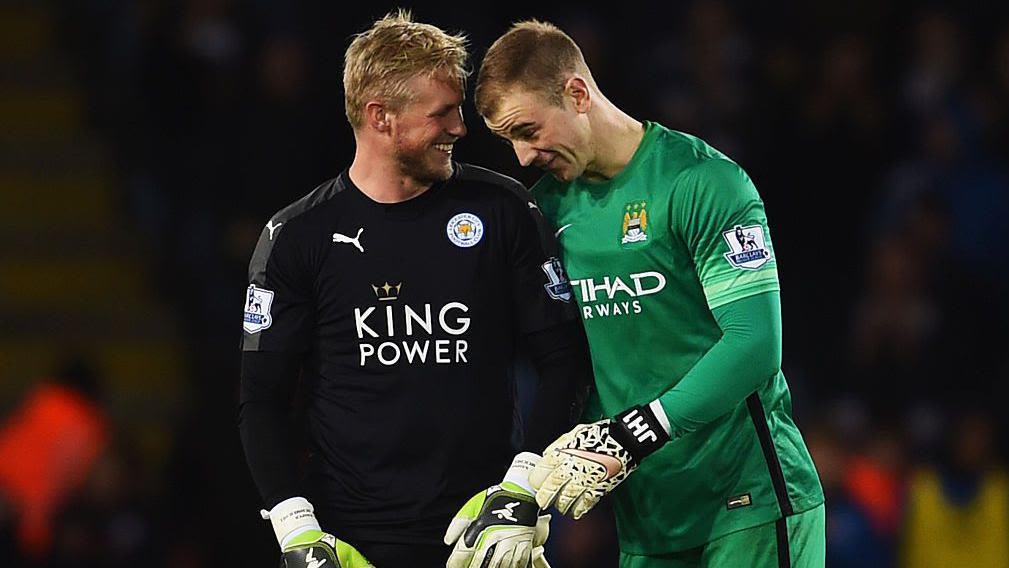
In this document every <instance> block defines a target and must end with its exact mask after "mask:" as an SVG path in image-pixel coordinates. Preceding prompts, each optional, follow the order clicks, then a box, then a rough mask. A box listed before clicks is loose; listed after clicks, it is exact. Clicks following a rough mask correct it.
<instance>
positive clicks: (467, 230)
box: [445, 213, 483, 248]
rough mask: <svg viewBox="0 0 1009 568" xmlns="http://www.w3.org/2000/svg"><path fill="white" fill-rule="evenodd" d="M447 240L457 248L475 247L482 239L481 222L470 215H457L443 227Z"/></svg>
mask: <svg viewBox="0 0 1009 568" xmlns="http://www.w3.org/2000/svg"><path fill="white" fill-rule="evenodd" d="M445 232H446V233H447V234H448V240H450V241H452V244H454V245H455V246H457V247H462V248H469V247H472V246H475V245H476V244H477V243H479V242H480V239H482V238H483V221H481V220H480V218H479V217H477V216H476V215H474V214H472V213H459V214H458V215H456V216H454V217H452V218H451V219H449V220H448V225H447V226H446V227H445Z"/></svg>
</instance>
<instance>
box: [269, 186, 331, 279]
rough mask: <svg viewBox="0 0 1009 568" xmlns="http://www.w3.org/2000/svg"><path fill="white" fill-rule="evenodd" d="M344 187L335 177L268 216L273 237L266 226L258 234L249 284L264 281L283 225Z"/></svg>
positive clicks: (323, 201)
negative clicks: (267, 265) (268, 262)
mask: <svg viewBox="0 0 1009 568" xmlns="http://www.w3.org/2000/svg"><path fill="white" fill-rule="evenodd" d="M344 188H345V185H344V183H343V179H342V177H335V178H333V179H331V180H329V181H327V182H325V183H323V184H322V185H320V186H318V187H316V188H315V189H313V190H312V191H311V192H309V193H308V195H306V196H304V197H302V198H301V199H299V200H297V201H295V202H294V203H292V204H290V205H288V206H287V207H285V208H283V209H281V210H280V211H278V212H277V213H276V214H275V215H274V216H273V217H271V218H270V222H269V224H270V225H273V226H274V227H275V229H274V231H273V235H272V237H273V238H272V239H271V238H270V237H271V235H270V231H269V229H268V228H264V229H263V232H262V233H260V234H259V242H258V243H256V251H255V252H254V253H253V254H252V260H251V261H250V262H249V283H250V284H259V285H262V284H263V283H264V279H265V277H266V263H267V261H268V260H269V259H270V253H271V252H273V244H274V243H276V242H277V240H278V239H280V235H281V234H283V231H284V227H285V225H286V224H287V223H289V222H290V221H291V220H292V219H294V218H295V217H297V216H299V215H301V214H303V213H305V212H306V211H310V210H311V209H312V208H314V207H317V206H318V205H319V204H321V203H325V202H326V201H328V200H329V199H332V198H333V196H334V195H336V194H337V193H340V192H341V191H343V190H344Z"/></svg>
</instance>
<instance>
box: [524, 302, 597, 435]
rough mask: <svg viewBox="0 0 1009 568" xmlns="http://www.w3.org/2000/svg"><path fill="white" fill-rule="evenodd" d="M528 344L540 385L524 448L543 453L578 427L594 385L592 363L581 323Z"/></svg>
mask: <svg viewBox="0 0 1009 568" xmlns="http://www.w3.org/2000/svg"><path fill="white" fill-rule="evenodd" d="M527 343H528V345H529V356H530V358H531V359H532V363H533V367H535V369H536V372H537V374H538V375H539V381H538V383H537V388H536V397H535V401H534V403H533V408H532V411H531V413H530V416H529V424H528V426H527V427H526V435H525V439H524V443H523V445H522V448H523V450H525V451H529V452H534V453H540V452H542V451H543V448H545V447H546V446H547V444H549V443H550V442H552V441H554V440H555V439H556V438H557V437H558V436H560V435H561V434H563V433H564V432H567V431H568V430H570V429H571V427H572V426H574V425H575V424H576V423H577V421H578V418H579V417H580V416H581V412H582V407H583V406H584V404H585V399H586V397H587V395H588V392H589V388H590V387H591V385H592V362H591V359H590V357H589V349H588V341H587V339H586V338H585V331H584V330H583V329H582V326H581V324H580V323H578V322H577V321H572V322H568V323H564V324H561V325H557V326H554V327H551V328H548V329H546V330H543V331H539V332H536V333H532V334H529V336H528V337H527Z"/></svg>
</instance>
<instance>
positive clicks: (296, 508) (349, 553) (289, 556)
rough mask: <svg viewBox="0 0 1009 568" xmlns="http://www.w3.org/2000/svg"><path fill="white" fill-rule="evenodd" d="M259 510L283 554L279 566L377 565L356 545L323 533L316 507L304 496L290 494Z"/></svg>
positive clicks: (339, 567) (362, 567)
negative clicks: (274, 504)
mask: <svg viewBox="0 0 1009 568" xmlns="http://www.w3.org/2000/svg"><path fill="white" fill-rule="evenodd" d="M259 513H260V515H262V516H263V518H264V519H269V520H270V522H271V523H272V524H273V533H274V534H275V535H277V542H278V543H279V544H280V550H281V553H282V554H281V556H280V568H375V567H374V566H372V564H371V563H370V562H368V560H366V559H365V557H364V556H363V555H361V553H360V552H358V551H357V550H356V549H355V548H354V547H353V546H351V545H349V544H347V543H346V542H343V541H342V540H339V539H337V538H336V537H335V536H333V535H331V534H328V533H325V532H322V529H321V528H320V527H319V521H317V520H316V518H315V508H314V507H312V504H311V503H309V502H308V499H305V498H304V497H291V498H290V499H287V500H284V501H281V502H280V503H278V504H277V505H276V506H275V507H274V508H273V509H270V510H269V511H266V510H262V511H260V512H259Z"/></svg>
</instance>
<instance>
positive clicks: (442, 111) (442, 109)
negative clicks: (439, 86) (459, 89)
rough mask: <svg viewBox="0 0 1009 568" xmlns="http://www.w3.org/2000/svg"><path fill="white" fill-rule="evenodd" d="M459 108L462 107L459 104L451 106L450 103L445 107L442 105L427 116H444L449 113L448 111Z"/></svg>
mask: <svg viewBox="0 0 1009 568" xmlns="http://www.w3.org/2000/svg"><path fill="white" fill-rule="evenodd" d="M459 106H462V105H461V104H458V105H456V104H451V103H450V104H447V105H442V106H440V107H438V108H436V109H434V111H432V112H431V113H430V114H428V116H439V115H442V114H445V113H446V112H449V111H450V110H452V109H454V108H456V107H459Z"/></svg>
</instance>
